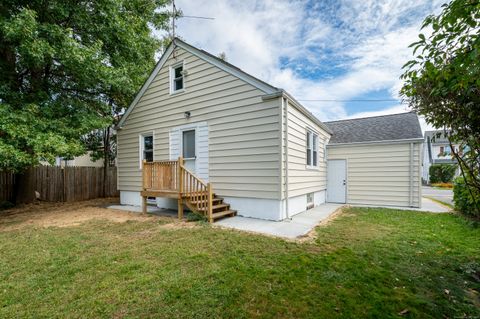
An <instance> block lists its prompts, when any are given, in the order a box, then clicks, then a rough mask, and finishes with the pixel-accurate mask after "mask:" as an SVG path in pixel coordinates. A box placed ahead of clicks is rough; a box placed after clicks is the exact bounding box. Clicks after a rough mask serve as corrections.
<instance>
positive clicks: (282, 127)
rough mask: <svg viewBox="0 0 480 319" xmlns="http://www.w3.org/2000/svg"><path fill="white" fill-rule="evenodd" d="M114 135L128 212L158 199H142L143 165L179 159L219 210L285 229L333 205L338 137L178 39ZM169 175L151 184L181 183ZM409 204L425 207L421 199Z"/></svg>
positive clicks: (170, 202)
mask: <svg viewBox="0 0 480 319" xmlns="http://www.w3.org/2000/svg"><path fill="white" fill-rule="evenodd" d="M117 129H118V131H117V134H118V155H117V165H118V188H119V190H120V200H121V203H122V204H130V205H141V204H142V198H143V200H145V198H146V197H147V196H148V197H150V196H152V194H153V193H151V192H146V191H145V183H144V179H145V174H146V170H145V169H143V167H145V165H146V164H145V162H144V161H146V162H150V161H153V163H155V162H159V161H160V162H166V161H170V162H171V161H176V160H177V159H178V158H179V157H182V158H183V160H182V161H184V164H182V165H184V167H185V169H187V170H188V171H189V172H191V173H192V174H193V175H195V176H194V177H193V178H194V179H197V178H198V180H200V181H197V182H196V183H197V184H198V183H199V184H202V185H206V183H210V185H211V187H212V188H213V192H214V193H215V196H216V197H215V198H214V200H216V201H218V203H219V206H218V207H220V205H221V206H228V207H231V208H229V209H231V210H228V211H226V213H228V212H235V213H237V214H239V215H241V216H248V217H256V218H263V219H269V220H282V219H284V218H288V217H291V216H293V215H295V214H298V213H300V212H303V211H305V210H307V209H308V208H311V207H314V206H317V205H320V204H322V203H325V201H326V199H327V156H326V151H325V150H326V145H327V144H328V143H329V140H330V138H331V137H332V129H331V128H330V127H329V126H327V125H325V124H324V123H322V122H321V121H320V120H318V119H317V118H316V117H315V116H313V115H312V114H311V113H310V112H308V111H307V110H306V109H305V108H304V107H303V106H302V105H301V104H300V103H298V102H297V101H296V100H295V99H294V98H293V97H292V96H290V95H289V94H288V93H286V92H285V91H283V90H282V89H278V88H276V87H273V86H271V85H269V84H267V83H264V82H262V81H260V80H258V79H256V78H254V77H252V76H250V75H248V74H247V73H245V72H243V71H241V70H240V69H238V68H236V67H235V66H233V65H231V64H229V63H226V62H225V61H223V60H221V59H219V58H217V57H215V56H212V55H211V54H209V53H207V52H205V51H203V50H200V49H198V48H195V47H193V46H191V45H189V44H187V43H185V42H183V41H181V40H179V39H175V40H174V42H173V43H172V44H171V45H170V46H169V47H168V48H167V50H166V51H165V53H164V54H163V56H162V57H161V59H160V60H159V62H158V64H157V65H156V67H155V69H154V70H153V72H152V74H151V75H150V77H149V78H148V80H147V81H146V82H145V84H144V85H143V87H142V88H141V90H140V91H139V93H138V94H137V96H136V97H135V99H134V101H133V102H132V104H131V105H130V107H129V108H128V110H127V111H126V113H125V114H124V116H123V117H122V119H121V121H120V123H119V125H118V127H117ZM359 150H360V149H359ZM403 151H404V150H403V149H402V152H403ZM407 153H408V152H407ZM407 153H406V154H407ZM405 156H407V157H408V156H409V155H404V154H402V155H401V156H400V157H399V158H401V160H404V159H405ZM407 163H409V162H408V160H407ZM161 165H164V164H161ZM168 165H176V164H172V163H170V164H168ZM399 166H401V165H399ZM149 167H150V166H149ZM152 167H153V166H152ZM182 167H183V166H182ZM182 169H183V168H182ZM402 169H403V168H402ZM152 172H153V173H152ZM165 172H167V171H162V173H159V172H156V173H155V170H152V171H149V173H148V174H153V175H149V176H148V178H150V179H151V178H167V179H169V181H172V180H174V182H173V183H174V184H175V183H178V180H183V179H182V178H179V179H178V180H176V179H175V178H173V179H172V175H168V174H170V173H168V172H167V173H168V174H167V175H168V176H167V177H160V175H162V174H166V173H165ZM155 174H156V175H155ZM159 174H160V175H159ZM142 176H143V177H142ZM152 176H153V177H152ZM162 176H163V175H162ZM407 177H408V176H407ZM190 178H192V177H190ZM175 187H177V186H175ZM209 187H210V186H209ZM367 191H368V190H367ZM154 195H155V194H154ZM167 195H168V194H167ZM372 196H374V195H372ZM402 196H403V195H402ZM412 196H416V197H415V198H417V200H418V196H419V195H418V192H415V195H412ZM155 197H157V196H155ZM165 197H171V198H164V197H163V196H158V197H157V205H158V206H160V207H168V208H176V207H177V205H178V208H179V211H180V207H183V204H182V201H181V200H180V199H179V200H178V201H177V200H176V197H175V196H165ZM197 202H199V201H197ZM200 202H201V201H200ZM187 206H188V205H187ZM188 207H190V206H188ZM225 209H227V208H225ZM182 210H183V208H182ZM179 215H180V212H179ZM225 216H226V215H225Z"/></svg>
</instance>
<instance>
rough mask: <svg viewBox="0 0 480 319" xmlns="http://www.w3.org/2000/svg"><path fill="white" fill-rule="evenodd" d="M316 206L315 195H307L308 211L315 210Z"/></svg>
mask: <svg viewBox="0 0 480 319" xmlns="http://www.w3.org/2000/svg"><path fill="white" fill-rule="evenodd" d="M314 206H315V204H314V201H313V193H308V194H307V209H310V208H313V207H314Z"/></svg>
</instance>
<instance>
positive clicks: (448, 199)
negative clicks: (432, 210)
mask: <svg viewBox="0 0 480 319" xmlns="http://www.w3.org/2000/svg"><path fill="white" fill-rule="evenodd" d="M422 195H423V196H426V197H430V198H433V199H436V200H439V201H441V202H444V203H447V204H450V205H453V190H451V189H438V188H433V187H430V186H423V187H422Z"/></svg>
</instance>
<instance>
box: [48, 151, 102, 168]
mask: <svg viewBox="0 0 480 319" xmlns="http://www.w3.org/2000/svg"><path fill="white" fill-rule="evenodd" d="M40 164H41V165H46V166H50V165H51V164H50V163H49V162H47V161H40ZM53 166H60V167H66V166H68V167H71V166H88V167H103V161H102V160H101V159H100V160H98V161H92V159H91V157H90V152H87V153H85V154H83V155H80V156H76V157H74V158H73V159H71V160H68V159H64V158H63V157H60V156H57V157H56V158H55V163H54V164H53Z"/></svg>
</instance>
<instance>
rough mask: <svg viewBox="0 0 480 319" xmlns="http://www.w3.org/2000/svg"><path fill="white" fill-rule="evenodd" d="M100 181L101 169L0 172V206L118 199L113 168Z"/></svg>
mask: <svg viewBox="0 0 480 319" xmlns="http://www.w3.org/2000/svg"><path fill="white" fill-rule="evenodd" d="M104 181H105V179H104V168H103V167H65V168H63V167H56V166H37V167H32V168H29V169H28V170H26V171H25V172H24V173H22V174H16V175H14V174H13V173H11V172H0V202H2V201H9V202H14V201H15V202H16V203H31V202H34V201H35V200H36V199H39V200H43V201H49V202H73V201H81V200H88V199H94V198H101V197H116V196H119V192H118V190H117V168H116V167H109V168H108V169H107V179H106V183H105V182H104ZM15 190H16V191H15ZM15 193H16V194H15Z"/></svg>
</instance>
